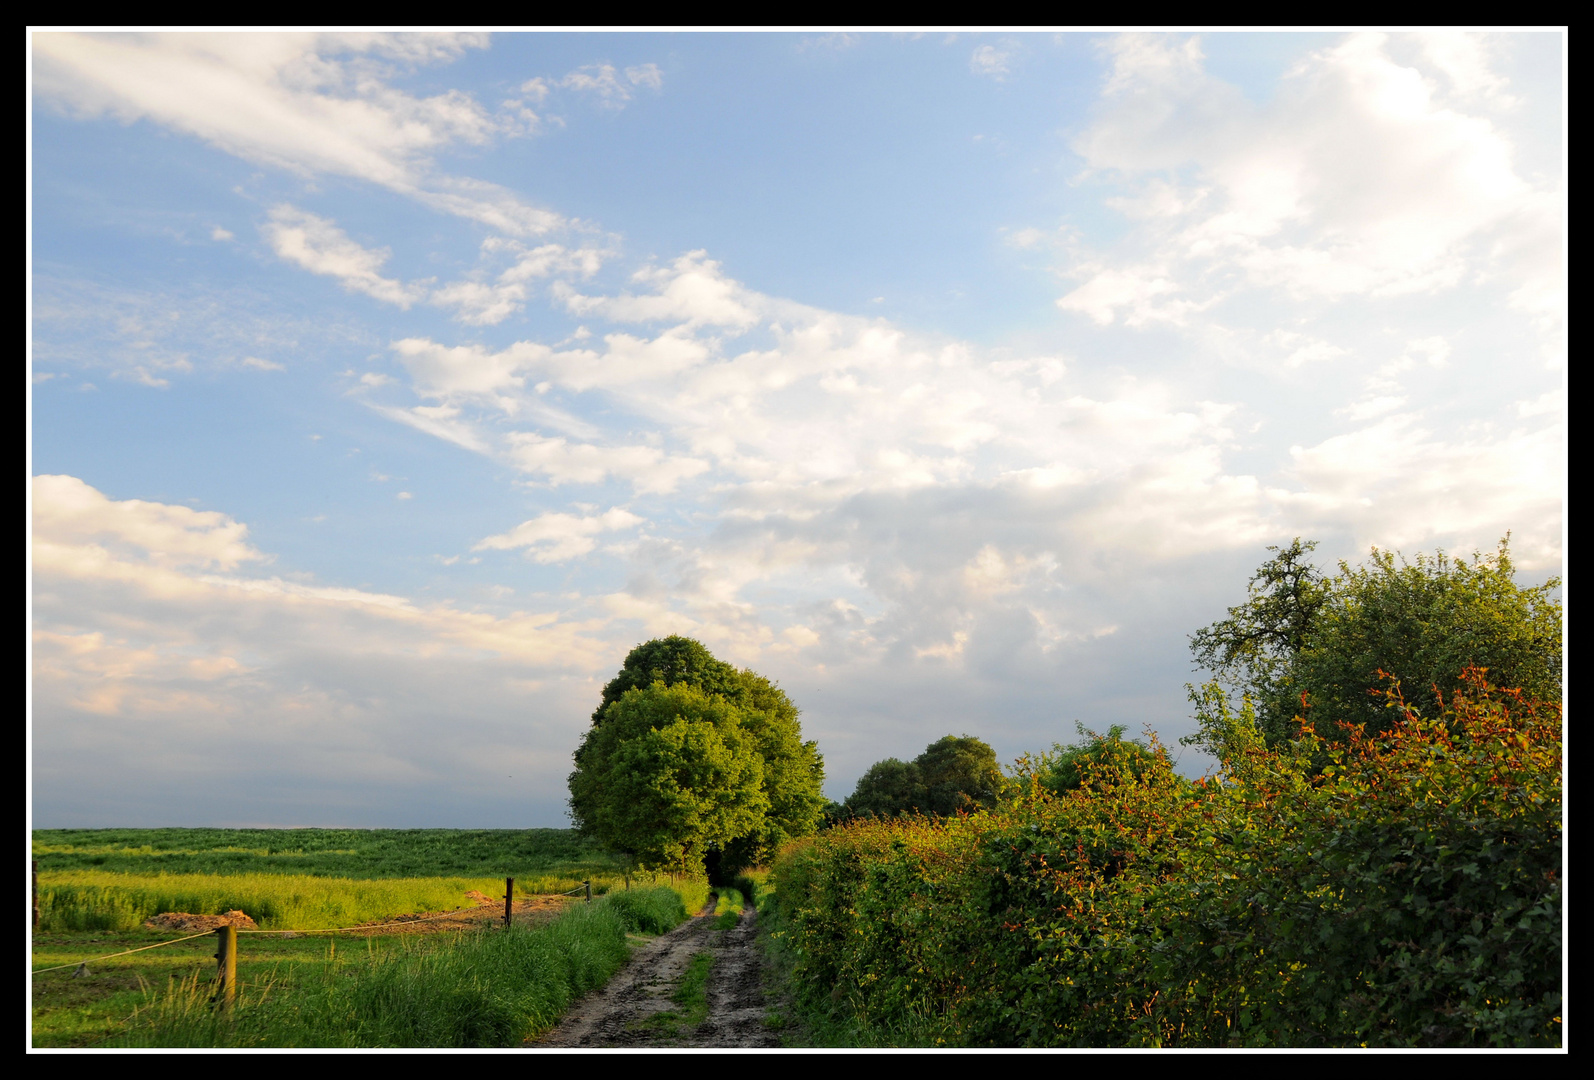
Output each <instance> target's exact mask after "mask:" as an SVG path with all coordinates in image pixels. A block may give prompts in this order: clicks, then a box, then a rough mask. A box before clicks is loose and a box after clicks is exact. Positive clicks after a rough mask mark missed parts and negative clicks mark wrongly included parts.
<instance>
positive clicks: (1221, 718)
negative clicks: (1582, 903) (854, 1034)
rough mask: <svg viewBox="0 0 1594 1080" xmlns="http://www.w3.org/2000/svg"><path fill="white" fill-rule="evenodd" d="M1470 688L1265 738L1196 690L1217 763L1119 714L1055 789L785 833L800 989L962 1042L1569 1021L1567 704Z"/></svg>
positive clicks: (840, 1013) (911, 1031)
mask: <svg viewBox="0 0 1594 1080" xmlns="http://www.w3.org/2000/svg"><path fill="white" fill-rule="evenodd" d="M1463 687H1464V690H1463V692H1462V693H1461V694H1459V695H1457V696H1456V697H1454V698H1452V699H1450V700H1449V701H1447V702H1445V703H1444V705H1443V710H1442V712H1441V713H1440V714H1439V715H1437V716H1430V717H1421V716H1418V715H1416V714H1415V713H1414V712H1412V711H1411V710H1408V709H1405V708H1404V707H1403V703H1402V702H1401V701H1400V700H1399V698H1398V695H1396V696H1394V697H1392V698H1390V699H1389V702H1388V703H1389V704H1390V705H1391V706H1392V711H1393V712H1395V713H1396V714H1397V715H1396V721H1395V722H1394V723H1393V724H1392V725H1391V726H1390V727H1389V730H1387V731H1386V732H1384V733H1382V734H1380V735H1377V736H1372V737H1369V736H1366V735H1364V734H1363V733H1362V732H1361V731H1360V730H1358V729H1349V730H1341V731H1338V732H1336V733H1335V734H1336V737H1335V739H1333V740H1326V739H1323V738H1321V737H1319V736H1318V735H1317V734H1316V733H1315V732H1313V731H1312V730H1311V729H1310V727H1309V726H1308V727H1306V728H1304V729H1303V733H1302V736H1301V738H1300V739H1299V740H1297V741H1296V742H1293V743H1285V744H1281V745H1279V746H1276V747H1274V748H1273V749H1267V748H1265V747H1264V745H1263V740H1262V738H1261V735H1260V733H1259V732H1258V731H1257V730H1256V727H1255V723H1254V719H1253V718H1252V717H1250V716H1249V715H1246V714H1242V715H1241V716H1237V717H1236V716H1229V715H1228V714H1226V713H1223V712H1221V711H1219V712H1217V713H1210V714H1209V720H1211V721H1212V722H1213V723H1214V724H1216V725H1219V726H1225V725H1226V728H1225V730H1221V731H1219V730H1214V731H1211V732H1209V735H1211V736H1212V738H1211V743H1212V745H1218V746H1222V747H1225V748H1226V750H1225V753H1226V756H1225V760H1224V766H1225V772H1224V774H1223V775H1222V776H1221V777H1220V778H1218V779H1217V780H1216V781H1214V782H1207V783H1201V784H1197V785H1191V784H1190V783H1188V782H1187V781H1185V780H1183V779H1182V778H1181V777H1179V776H1178V775H1177V774H1175V773H1174V772H1173V770H1172V767H1171V765H1170V764H1169V762H1168V759H1167V755H1166V753H1165V752H1163V750H1162V748H1161V747H1160V746H1157V745H1155V743H1154V742H1153V745H1152V747H1151V753H1150V760H1149V762H1148V759H1147V756H1146V753H1145V752H1144V751H1143V750H1141V749H1140V748H1139V747H1136V746H1134V744H1131V743H1125V742H1122V741H1117V742H1113V741H1108V742H1106V743H1103V744H1101V745H1099V746H1098V747H1097V750H1096V752H1093V753H1092V754H1091V755H1088V756H1087V757H1085V758H1083V759H1081V760H1080V761H1079V762H1078V766H1079V771H1080V783H1079V784H1078V785H1077V786H1075V787H1073V788H1071V789H1070V790H1067V791H1065V792H1064V793H1062V794H1061V795H1057V794H1054V793H1053V792H1051V791H1049V790H1047V788H1046V786H1044V785H1043V784H1042V783H1041V776H1040V775H1039V773H1038V771H1037V770H1036V769H1034V768H1029V769H1027V770H1021V780H1022V781H1024V783H1023V784H1021V785H1019V787H1020V790H1019V792H1018V793H1017V794H1016V796H1015V797H1014V798H1012V799H1011V800H1010V801H1009V802H1008V803H1007V804H1006V805H1004V806H1003V807H1002V808H1000V809H999V810H998V811H997V812H994V813H991V814H984V815H978V816H974V817H969V818H963V819H944V820H941V821H934V820H927V819H909V820H902V821H895V822H878V821H877V822H859V823H855V824H852V825H848V826H841V827H837V828H833V829H830V830H827V831H826V832H824V833H822V834H820V835H819V836H818V837H815V838H813V839H811V840H806V841H803V842H800V843H798V844H794V845H790V846H788V847H787V848H786V849H785V850H784V851H783V852H782V854H781V856H780V858H779V859H778V860H777V861H776V864H775V866H774V879H775V882H776V886H777V895H778V897H779V901H778V904H777V905H776V919H775V923H776V926H775V928H774V933H773V937H774V939H775V942H776V945H777V947H778V948H779V949H782V950H784V951H785V953H786V954H787V955H788V956H790V957H791V960H792V967H793V971H794V978H795V982H796V985H797V987H798V998H799V1003H800V1004H801V1005H802V1006H803V1007H804V1008H805V1009H806V1010H808V1011H809V1013H810V1015H812V1016H814V1017H817V1018H818V1020H819V1022H820V1023H821V1024H831V1025H835V1024H838V1023H840V1024H851V1025H853V1026H854V1027H855V1028H857V1029H860V1030H863V1031H866V1032H874V1033H876V1036H877V1037H879V1038H881V1039H882V1040H885V1041H889V1040H902V1041H918V1042H945V1043H951V1044H961V1045H974V1046H980V1045H985V1046H990V1045H998V1046H1001V1045H1011V1046H1230V1045H1242V1046H1360V1045H1367V1046H1468V1047H1471V1046H1555V1045H1559V1043H1560V1041H1561V1005H1560V1003H1561V996H1560V995H1561V985H1560V952H1561V936H1560V918H1561V884H1560V880H1559V876H1558V875H1559V867H1560V860H1561V798H1560V767H1561V764H1560V763H1561V756H1560V746H1561V743H1560V730H1561V729H1560V711H1559V708H1558V707H1557V706H1555V705H1535V704H1533V703H1531V702H1528V701H1525V700H1523V698H1522V695H1521V694H1519V693H1516V692H1511V691H1498V690H1495V689H1493V688H1492V687H1489V686H1488V685H1487V684H1486V683H1485V682H1484V681H1483V678H1482V675H1481V673H1479V672H1476V671H1474V672H1471V673H1469V675H1468V676H1467V678H1466V681H1464V682H1463Z"/></svg>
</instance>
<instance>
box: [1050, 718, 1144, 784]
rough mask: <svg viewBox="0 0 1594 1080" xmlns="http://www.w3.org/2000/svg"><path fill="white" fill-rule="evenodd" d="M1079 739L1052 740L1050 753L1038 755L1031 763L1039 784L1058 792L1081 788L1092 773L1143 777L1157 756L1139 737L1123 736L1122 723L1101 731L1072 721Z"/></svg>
mask: <svg viewBox="0 0 1594 1080" xmlns="http://www.w3.org/2000/svg"><path fill="white" fill-rule="evenodd" d="M1074 730H1075V731H1077V732H1078V733H1079V738H1078V739H1076V740H1075V741H1074V742H1072V743H1070V744H1068V745H1067V746H1064V745H1063V744H1061V743H1053V744H1052V749H1051V752H1050V753H1048V754H1043V755H1041V757H1040V759H1039V761H1038V762H1036V765H1035V779H1036V781H1037V782H1038V783H1039V784H1040V786H1041V787H1043V788H1045V789H1046V790H1048V791H1050V792H1052V793H1053V794H1054V795H1061V794H1062V793H1063V792H1065V791H1073V790H1075V789H1076V788H1079V787H1083V786H1084V785H1085V784H1086V783H1087V782H1088V781H1089V779H1090V777H1092V776H1093V775H1096V774H1102V775H1106V774H1108V773H1112V772H1115V771H1116V772H1118V773H1127V774H1128V775H1131V776H1134V777H1140V776H1144V775H1145V774H1146V772H1147V770H1149V769H1153V768H1155V766H1156V762H1157V755H1156V754H1155V753H1154V752H1153V751H1152V749H1151V747H1149V746H1147V745H1146V744H1145V743H1144V742H1142V741H1141V740H1139V739H1126V738H1124V731H1125V728H1124V725H1122V724H1113V725H1112V726H1111V727H1109V728H1108V729H1107V731H1106V733H1105V734H1102V733H1100V732H1095V731H1091V730H1090V729H1089V728H1087V727H1085V725H1084V724H1080V723H1077V722H1076V723H1075V725H1074Z"/></svg>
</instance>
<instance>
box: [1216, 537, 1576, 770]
mask: <svg viewBox="0 0 1594 1080" xmlns="http://www.w3.org/2000/svg"><path fill="white" fill-rule="evenodd" d="M1314 546H1315V545H1314V544H1312V543H1302V542H1301V541H1300V540H1299V539H1297V540H1296V541H1295V542H1294V543H1293V544H1291V545H1290V546H1289V547H1287V548H1269V549H1268V550H1269V551H1271V552H1273V553H1274V557H1273V558H1271V559H1269V560H1268V561H1267V562H1265V563H1263V564H1262V566H1261V568H1260V569H1259V570H1258V571H1257V573H1256V575H1255V576H1254V577H1253V578H1252V580H1251V584H1250V588H1249V594H1250V595H1249V597H1248V599H1247V601H1246V603H1244V604H1242V605H1240V606H1238V607H1233V608H1230V609H1229V617H1228V618H1226V619H1221V620H1219V621H1217V622H1215V623H1213V624H1212V625H1211V626H1209V627H1207V628H1205V629H1204V630H1201V631H1199V632H1198V633H1196V634H1195V635H1193V636H1192V637H1191V650H1192V652H1193V653H1194V655H1195V658H1196V660H1197V662H1198V663H1200V664H1201V665H1202V666H1203V667H1206V668H1207V669H1208V670H1210V671H1212V672H1213V673H1214V674H1215V675H1216V676H1217V682H1218V684H1219V685H1220V686H1222V687H1224V688H1227V689H1228V690H1230V691H1232V692H1237V693H1239V694H1241V695H1242V696H1244V697H1245V698H1248V699H1249V700H1250V701H1251V703H1252V705H1253V707H1254V709H1255V715H1256V721H1257V725H1258V727H1259V728H1260V730H1261V734H1262V735H1263V737H1264V738H1265V739H1266V740H1267V742H1268V743H1270V744H1272V743H1277V742H1278V741H1279V740H1281V739H1285V738H1289V737H1291V736H1292V735H1293V733H1294V731H1295V723H1294V722H1295V718H1296V717H1299V716H1302V715H1303V714H1304V715H1305V716H1306V717H1307V719H1309V720H1310V721H1311V722H1312V724H1313V726H1314V727H1315V728H1316V729H1317V731H1318V732H1319V733H1320V734H1323V735H1325V736H1327V737H1329V738H1334V737H1335V735H1334V732H1335V731H1336V730H1337V724H1339V723H1341V722H1343V723H1349V724H1359V725H1363V726H1364V728H1365V729H1366V730H1367V731H1368V732H1369V733H1372V732H1377V731H1382V730H1384V729H1386V728H1387V727H1389V726H1390V725H1391V724H1392V723H1394V722H1395V720H1394V717H1395V713H1394V711H1392V710H1391V709H1389V708H1388V706H1387V700H1386V698H1385V696H1384V690H1385V689H1386V688H1388V686H1389V685H1390V684H1391V682H1392V681H1393V682H1398V683H1399V684H1400V688H1401V692H1402V694H1404V696H1405V699H1406V701H1407V702H1409V703H1410V704H1411V705H1412V706H1414V707H1415V708H1417V709H1418V710H1419V711H1420V712H1423V713H1425V714H1437V713H1438V712H1439V711H1440V705H1439V699H1440V698H1441V697H1443V698H1444V699H1445V700H1447V701H1448V700H1449V699H1450V698H1451V697H1452V696H1453V695H1454V694H1455V692H1456V691H1457V690H1458V689H1459V688H1460V686H1461V676H1462V673H1463V672H1464V671H1466V669H1467V668H1468V667H1469V666H1476V667H1482V668H1487V669H1488V672H1489V675H1488V678H1489V681H1490V682H1491V683H1493V684H1494V685H1496V686H1507V687H1512V688H1515V689H1521V690H1524V691H1526V692H1527V693H1528V694H1529V695H1530V696H1531V697H1533V698H1535V699H1537V700H1546V699H1550V700H1553V699H1559V698H1560V696H1561V604H1560V602H1559V601H1558V600H1557V599H1556V598H1555V596H1554V593H1555V590H1556V589H1557V588H1558V587H1559V585H1560V580H1559V579H1558V578H1553V577H1552V578H1550V579H1548V580H1547V581H1545V582H1544V583H1543V584H1540V585H1534V586H1527V587H1524V586H1521V585H1518V584H1517V582H1516V576H1515V574H1516V569H1515V566H1514V565H1513V564H1512V561H1511V552H1510V545H1509V537H1507V538H1506V539H1504V540H1501V541H1500V545H1499V548H1498V549H1497V550H1496V551H1495V552H1493V553H1489V554H1484V553H1476V554H1474V556H1473V558H1472V559H1470V560H1468V559H1459V558H1451V557H1449V556H1447V555H1445V554H1444V553H1443V552H1438V553H1436V554H1434V555H1422V554H1419V555H1417V556H1416V557H1415V558H1414V559H1413V560H1411V561H1407V560H1406V559H1404V558H1402V557H1401V556H1400V555H1399V553H1397V552H1388V551H1379V550H1377V549H1374V550H1373V552H1372V554H1371V556H1370V557H1369V559H1368V560H1367V562H1366V563H1365V564H1363V565H1361V566H1357V567H1352V566H1350V565H1349V564H1348V563H1344V562H1342V563H1340V565H1339V572H1338V573H1337V574H1335V575H1333V576H1332V577H1330V576H1327V575H1325V574H1323V573H1322V572H1321V571H1319V570H1317V569H1316V568H1315V567H1313V566H1311V565H1310V564H1309V563H1308V562H1307V561H1306V558H1307V556H1308V555H1309V554H1310V552H1311V550H1312V549H1313V547H1314ZM1210 695H1211V690H1210V689H1209V690H1208V691H1202V692H1196V693H1195V697H1196V698H1197V701H1198V703H1199V702H1201V701H1205V700H1211V697H1210ZM1203 707H1204V706H1203Z"/></svg>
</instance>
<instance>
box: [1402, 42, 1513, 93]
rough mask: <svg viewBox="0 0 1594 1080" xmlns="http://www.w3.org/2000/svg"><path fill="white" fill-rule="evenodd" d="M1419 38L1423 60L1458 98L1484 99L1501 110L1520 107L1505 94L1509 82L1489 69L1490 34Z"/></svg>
mask: <svg viewBox="0 0 1594 1080" xmlns="http://www.w3.org/2000/svg"><path fill="white" fill-rule="evenodd" d="M1417 39H1418V42H1419V47H1420V48H1421V50H1422V53H1423V56H1424V58H1425V59H1426V60H1427V61H1428V62H1429V63H1430V64H1431V65H1433V67H1434V68H1436V69H1437V70H1438V71H1440V72H1441V73H1442V74H1443V76H1444V78H1445V81H1446V82H1447V83H1448V84H1449V87H1450V90H1451V91H1452V92H1453V93H1454V94H1456V96H1457V97H1459V98H1461V99H1463V100H1470V99H1482V100H1484V101H1486V102H1488V103H1489V104H1490V105H1492V106H1494V107H1495V108H1498V109H1509V108H1512V107H1514V106H1515V105H1517V104H1518V102H1517V99H1516V98H1514V97H1513V96H1511V95H1510V94H1509V93H1507V92H1506V88H1507V87H1508V86H1510V85H1511V83H1510V80H1509V79H1506V78H1504V77H1503V76H1501V75H1499V74H1497V73H1496V72H1494V71H1492V70H1490V59H1491V58H1490V56H1489V53H1490V46H1491V44H1492V41H1491V37H1490V35H1487V34H1477V33H1465V32H1463V31H1459V30H1448V31H1431V32H1428V33H1423V34H1419V35H1418V36H1417Z"/></svg>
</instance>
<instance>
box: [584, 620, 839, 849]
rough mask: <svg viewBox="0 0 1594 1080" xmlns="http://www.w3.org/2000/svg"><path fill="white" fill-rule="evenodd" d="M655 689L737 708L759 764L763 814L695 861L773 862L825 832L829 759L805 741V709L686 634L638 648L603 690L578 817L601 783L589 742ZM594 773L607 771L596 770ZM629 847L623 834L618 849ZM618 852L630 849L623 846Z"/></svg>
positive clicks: (598, 815) (595, 825) (591, 816)
mask: <svg viewBox="0 0 1594 1080" xmlns="http://www.w3.org/2000/svg"><path fill="white" fill-rule="evenodd" d="M655 688H664V689H690V690H693V691H696V692H697V693H698V694H700V695H702V696H703V697H704V698H705V699H709V700H712V701H718V702H722V703H724V704H726V705H729V706H731V707H732V708H733V711H734V726H735V728H736V731H737V732H738V733H739V734H738V737H739V738H740V739H742V741H743V742H745V744H746V745H747V746H748V747H749V748H751V750H752V751H753V752H754V753H755V754H756V755H757V760H758V762H759V775H758V778H757V780H758V787H759V792H760V794H761V798H762V804H761V805H762V807H763V809H762V811H761V812H760V813H759V814H758V815H757V817H756V820H752V821H751V822H750V823H744V825H743V826H742V827H740V828H739V831H736V832H733V833H731V834H729V835H723V836H716V837H715V838H714V839H711V840H706V841H703V843H702V844H700V845H698V847H697V848H692V850H694V851H698V855H697V856H695V857H699V858H700V857H701V855H702V854H704V853H707V852H708V851H710V850H713V851H714V852H715V853H716V856H717V860H718V866H719V868H720V870H721V871H728V870H731V869H737V868H741V867H745V866H750V865H754V864H757V863H760V862H763V861H765V860H766V859H767V858H768V857H769V855H771V854H772V853H773V852H774V850H775V849H776V848H778V847H779V846H780V845H781V844H783V843H784V842H785V841H787V840H789V839H791V838H793V837H798V836H806V835H809V834H811V833H813V832H814V831H815V830H816V829H817V828H818V827H819V823H820V820H821V818H822V815H823V811H824V806H825V799H824V795H823V794H822V793H821V787H822V785H823V782H824V760H823V758H822V757H821V756H820V754H819V748H818V745H817V744H816V743H814V742H812V741H806V742H805V741H804V740H803V738H802V727H801V725H800V723H799V721H798V710H797V706H796V705H795V704H793V702H792V700H791V698H790V697H789V696H788V695H787V694H786V692H785V691H784V690H782V689H781V688H780V687H779V686H777V685H776V684H775V683H773V682H771V681H770V680H769V679H767V678H765V677H764V676H762V675H759V674H758V673H757V672H755V671H752V670H750V669H743V670H740V671H739V670H737V669H736V668H734V667H732V666H731V665H730V664H727V663H725V662H723V661H721V660H719V659H717V658H715V657H714V655H713V654H711V653H710V652H709V651H708V650H707V649H706V648H704V647H703V645H702V644H701V643H699V642H697V641H693V640H692V639H691V638H685V637H678V636H676V637H667V638H660V639H655V640H653V641H649V642H645V643H643V644H641V645H638V646H637V647H636V648H634V649H632V650H631V652H630V654H629V655H627V656H626V658H625V662H624V664H623V665H622V666H621V668H620V671H619V673H618V674H617V675H616V676H615V677H614V678H613V679H611V680H610V681H609V683H608V684H607V685H606V686H605V687H604V688H603V696H602V700H601V701H600V702H599V707H598V709H597V711H596V712H594V713H593V717H592V723H593V727H592V729H591V731H589V732H588V735H587V737H586V740H585V741H584V742H583V744H582V749H581V750H578V751H577V771H576V773H575V774H572V776H571V806H572V812H573V813H577V810H576V802H577V795H576V792H577V789H578V788H581V789H582V790H583V791H588V790H589V789H590V788H592V787H593V785H595V784H598V783H599V780H600V778H601V773H602V769H601V768H599V766H598V764H597V763H593V764H592V765H587V764H584V762H585V761H586V758H585V757H584V755H585V754H586V753H587V750H586V747H587V745H588V744H595V745H596V744H600V743H605V742H606V741H607V737H604V738H599V736H598V733H599V732H601V731H602V730H603V729H604V728H606V727H608V726H609V725H610V724H611V723H612V722H613V718H614V716H615V715H617V714H616V713H615V710H616V708H617V707H618V706H619V705H620V704H621V703H623V702H624V701H626V700H627V696H628V695H629V694H632V693H638V692H642V691H648V692H650V693H651V692H652V691H653V690H654V689H655ZM622 711H624V710H622ZM626 737H631V736H626ZM605 767H606V766H605ZM594 768H599V772H597V773H594V772H593V769H594ZM621 786H623V785H621ZM582 798H584V799H586V800H587V802H586V803H585V804H584V805H587V806H590V807H595V808H596V807H600V806H602V805H606V804H603V803H601V802H600V803H594V802H592V799H591V796H590V794H588V795H584V796H582ZM606 813H607V811H606V810H602V809H594V810H591V811H586V812H582V814H581V815H580V820H581V821H582V822H583V823H584V824H585V825H586V827H587V828H588V829H589V831H595V830H599V829H600V828H601V825H600V821H601V820H602V819H603V818H604V815H605V814H606ZM622 816H623V815H622ZM704 835H706V834H704ZM700 839H701V838H700ZM621 843H622V841H621V840H620V839H619V838H618V836H617V835H616V838H615V840H614V844H615V845H619V844H621ZM611 846H613V845H611ZM699 848H700V849H701V850H699ZM617 850H629V849H627V848H625V847H623V846H622V847H617ZM683 850H684V849H683ZM690 857H691V856H688V858H689V859H690Z"/></svg>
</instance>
